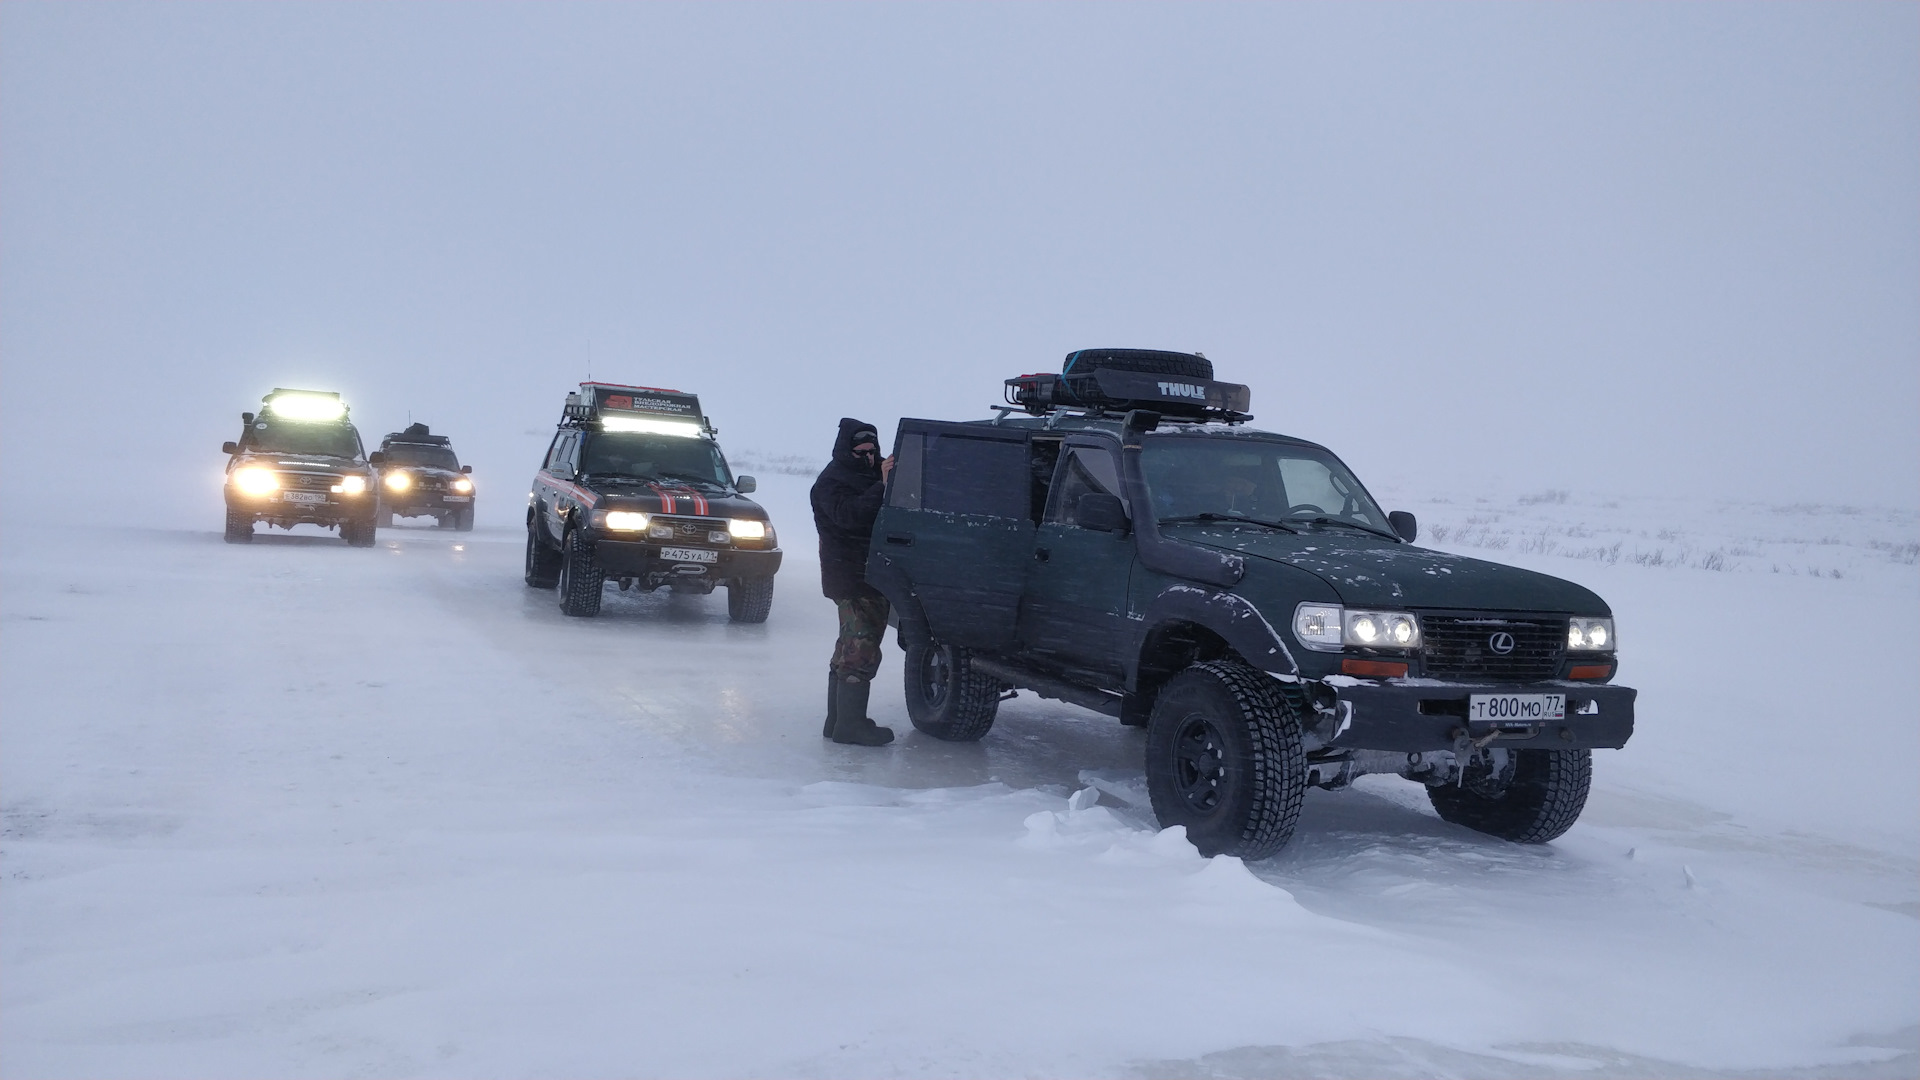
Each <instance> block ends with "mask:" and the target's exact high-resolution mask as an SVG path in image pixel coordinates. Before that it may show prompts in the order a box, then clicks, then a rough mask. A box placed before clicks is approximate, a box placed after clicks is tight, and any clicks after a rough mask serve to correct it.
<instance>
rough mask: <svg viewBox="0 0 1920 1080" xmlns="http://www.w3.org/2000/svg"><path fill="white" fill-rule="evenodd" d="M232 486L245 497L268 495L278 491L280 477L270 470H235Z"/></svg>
mask: <svg viewBox="0 0 1920 1080" xmlns="http://www.w3.org/2000/svg"><path fill="white" fill-rule="evenodd" d="M233 486H234V487H237V488H239V489H240V490H241V491H242V492H243V493H245V494H247V495H268V494H271V493H273V492H275V491H278V490H279V489H280V477H279V476H277V475H275V474H274V472H273V470H272V469H261V468H257V467H256V468H247V469H235V470H234V473H233Z"/></svg>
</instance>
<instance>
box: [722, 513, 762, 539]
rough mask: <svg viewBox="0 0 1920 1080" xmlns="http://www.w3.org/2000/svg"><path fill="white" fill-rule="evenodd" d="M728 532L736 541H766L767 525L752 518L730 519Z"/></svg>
mask: <svg viewBox="0 0 1920 1080" xmlns="http://www.w3.org/2000/svg"><path fill="white" fill-rule="evenodd" d="M727 532H728V533H729V534H731V535H732V536H733V538H734V539H736V540H765V539H766V538H767V523H766V522H764V521H755V520H753V519H752V518H728V519H727Z"/></svg>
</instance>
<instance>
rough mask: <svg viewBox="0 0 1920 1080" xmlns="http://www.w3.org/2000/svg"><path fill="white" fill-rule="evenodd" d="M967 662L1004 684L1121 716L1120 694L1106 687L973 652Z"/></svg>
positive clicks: (1095, 710)
mask: <svg viewBox="0 0 1920 1080" xmlns="http://www.w3.org/2000/svg"><path fill="white" fill-rule="evenodd" d="M967 663H968V665H969V666H971V667H972V668H973V670H975V671H978V672H980V673H981V674H982V675H991V676H993V677H994V678H996V679H999V680H1000V681H1001V682H1004V683H1012V684H1013V685H1015V686H1017V687H1019V688H1020V689H1022V690H1031V691H1033V692H1034V693H1036V694H1039V695H1040V696H1041V697H1044V698H1053V699H1054V700H1056V701H1064V702H1066V703H1067V704H1069V705H1078V706H1080V707H1081V708H1083V709H1092V710H1093V711H1094V712H1097V713H1104V714H1106V715H1108V716H1116V717H1117V716H1119V715H1120V702H1121V700H1122V699H1121V696H1120V695H1119V694H1115V693H1113V692H1111V691H1107V690H1096V689H1094V688H1093V687H1091V686H1081V685H1079V684H1078V683H1070V682H1068V681H1066V680H1065V679H1057V678H1055V677H1053V676H1052V675H1048V674H1045V673H1044V672H1039V671H1035V670H1034V669H1032V668H1030V667H1027V666H1025V665H1022V664H1015V663H1012V662H1010V661H1006V660H1000V659H997V658H995V657H989V656H981V655H979V654H977V653H976V654H975V655H973V656H971V657H969V658H968V660H967Z"/></svg>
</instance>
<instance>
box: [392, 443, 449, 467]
mask: <svg viewBox="0 0 1920 1080" xmlns="http://www.w3.org/2000/svg"><path fill="white" fill-rule="evenodd" d="M387 464H389V465H418V466H421V467H422V468H428V469H449V470H458V469H459V468H460V459H458V458H456V457H454V456H453V451H452V450H449V449H448V448H446V447H444V446H422V445H421V444H419V443H388V444H387Z"/></svg>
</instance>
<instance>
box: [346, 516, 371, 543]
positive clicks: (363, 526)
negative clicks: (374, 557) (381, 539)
mask: <svg viewBox="0 0 1920 1080" xmlns="http://www.w3.org/2000/svg"><path fill="white" fill-rule="evenodd" d="M373 534H374V527H373V518H372V517H370V516H369V517H363V518H355V519H348V520H346V521H343V522H341V523H340V539H342V540H345V541H346V542H347V546H348V547H372V546H373Z"/></svg>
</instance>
